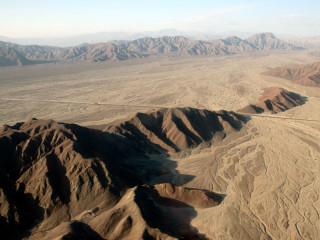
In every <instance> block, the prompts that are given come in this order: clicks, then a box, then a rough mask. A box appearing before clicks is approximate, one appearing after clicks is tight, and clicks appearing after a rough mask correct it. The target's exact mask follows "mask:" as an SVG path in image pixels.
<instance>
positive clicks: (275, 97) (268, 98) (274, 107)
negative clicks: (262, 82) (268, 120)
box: [238, 87, 305, 113]
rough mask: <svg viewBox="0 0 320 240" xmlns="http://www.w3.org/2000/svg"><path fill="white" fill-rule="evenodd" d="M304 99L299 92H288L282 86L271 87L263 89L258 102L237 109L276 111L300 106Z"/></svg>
mask: <svg viewBox="0 0 320 240" xmlns="http://www.w3.org/2000/svg"><path fill="white" fill-rule="evenodd" d="M304 101H305V100H304V98H303V97H301V96H300V95H299V94H296V93H293V92H289V91H287V90H285V89H283V88H278V87H271V88H267V89H265V91H264V93H263V95H262V96H261V97H260V98H259V102H258V103H256V104H251V105H249V106H247V107H244V108H242V109H239V110H238V111H239V112H243V113H262V112H271V113H278V112H283V111H286V110H288V109H290V108H293V107H296V106H300V105H302V104H303V103H304Z"/></svg>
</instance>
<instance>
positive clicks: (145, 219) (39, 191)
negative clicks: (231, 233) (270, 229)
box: [0, 108, 245, 239]
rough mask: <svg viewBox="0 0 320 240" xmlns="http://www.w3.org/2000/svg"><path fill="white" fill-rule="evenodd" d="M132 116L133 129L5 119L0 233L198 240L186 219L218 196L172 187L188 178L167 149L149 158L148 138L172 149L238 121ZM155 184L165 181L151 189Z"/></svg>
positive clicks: (0, 143)
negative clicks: (118, 131)
mask: <svg viewBox="0 0 320 240" xmlns="http://www.w3.org/2000/svg"><path fill="white" fill-rule="evenodd" d="M134 119H135V120H133V125H132V126H134V127H135V128H130V129H129V130H132V129H135V130H136V132H134V133H133V134H132V135H128V134H124V135H122V134H110V133H109V132H102V131H99V130H93V129H88V128H84V127H80V126H77V125H74V124H62V123H57V122H55V121H52V120H37V119H33V120H30V121H27V122H25V123H17V124H16V125H14V126H7V125H5V126H4V127H3V128H2V129H1V131H0V223H1V225H0V230H1V232H2V233H3V235H4V236H5V238H10V239H21V238H23V237H29V238H30V239H53V238H54V239H77V238H80V236H81V237H83V238H84V239H101V237H103V238H107V239H126V238H129V236H130V237H132V236H134V237H133V239H139V238H143V239H148V238H155V239H157V238H160V239H172V238H181V237H190V236H191V237H193V239H204V236H202V234H200V233H198V232H197V230H196V229H194V228H193V227H192V226H191V225H190V222H191V220H192V219H193V218H194V217H195V216H196V209H198V208H208V207H213V206H216V205H218V204H219V203H220V202H221V201H222V199H223V198H222V197H221V196H220V195H216V194H214V193H213V192H209V191H205V190H197V189H189V188H184V187H178V186H173V185H171V184H170V182H173V179H175V180H179V184H184V183H186V182H188V181H190V180H191V179H192V177H193V176H190V175H180V174H179V172H178V171H175V170H174V169H175V167H176V166H177V164H176V163H175V162H173V161H171V160H169V159H167V155H166V154H163V155H157V157H155V159H153V158H152V156H150V157H147V156H146V151H147V152H148V151H149V150H152V149H153V150H154V149H156V148H155V146H156V143H155V142H154V140H155V139H156V140H157V139H161V140H162V141H163V142H162V143H161V142H160V144H162V146H169V145H165V144H171V146H172V149H177V151H178V150H180V148H181V149H183V148H188V147H193V146H196V145H198V144H200V143H201V142H203V141H209V140H211V138H212V137H213V136H215V135H217V134H218V133H220V135H221V134H222V136H224V134H226V133H228V132H230V131H236V130H238V129H240V128H241V127H242V123H243V122H245V119H244V117H242V116H241V115H238V114H235V113H229V112H226V111H221V112H211V111H208V110H198V109H193V108H186V109H183V108H181V109H161V110H158V111H151V112H150V113H147V114H142V113H138V114H136V116H135V118H134ZM136 121H137V122H140V123H141V125H134V123H137V122H136ZM159 124H161V125H159ZM142 126H144V128H142ZM159 126H162V127H163V128H160V131H162V130H163V131H165V134H164V135H161V133H160V132H159V130H157V129H158V127H159ZM110 129H111V128H110ZM148 129H151V130H152V131H155V132H156V131H158V132H156V133H157V134H158V135H159V137H158V136H157V135H155V137H154V138H150V136H152V133H151V131H150V130H149V131H150V135H144V134H145V133H147V130H148ZM161 129H162V130H161ZM124 130H125V129H124ZM128 133H129V132H128ZM218 135H219V134H218ZM126 136H128V138H127V137H126ZM142 136H144V137H142ZM141 143H142V144H143V145H142V146H141ZM163 149H165V148H163ZM168 150H170V149H168ZM155 183H164V184H159V185H155V186H152V185H150V184H155ZM146 184H149V185H146ZM150 214H151V215H150ZM153 215H155V216H157V217H155V218H153V217H152V216H153ZM135 237H136V238H135Z"/></svg>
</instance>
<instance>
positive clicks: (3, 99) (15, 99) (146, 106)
mask: <svg viewBox="0 0 320 240" xmlns="http://www.w3.org/2000/svg"><path fill="white" fill-rule="evenodd" d="M0 101H21V102H38V103H62V104H86V105H95V106H102V105H104V106H115V107H143V108H164V107H165V106H151V105H134V104H115V103H93V102H80V101H61V100H33V99H19V98H0Z"/></svg>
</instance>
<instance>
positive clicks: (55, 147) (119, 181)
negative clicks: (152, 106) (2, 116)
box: [0, 120, 139, 236]
mask: <svg viewBox="0 0 320 240" xmlns="http://www.w3.org/2000/svg"><path fill="white" fill-rule="evenodd" d="M114 138H115V136H109V135H107V134H102V133H100V132H97V131H93V130H90V129H86V128H82V127H79V126H77V125H72V124H71V125H70V124H60V123H57V122H54V121H52V120H30V121H28V122H25V123H19V124H16V125H15V126H12V127H10V126H5V127H4V128H3V129H2V131H1V132H0V166H1V167H0V196H1V197H0V199H1V204H0V213H1V222H2V223H3V224H1V225H0V226H1V232H2V233H3V234H4V235H9V236H12V235H13V232H16V233H17V234H18V233H26V232H27V231H28V230H29V229H31V228H33V226H35V225H38V224H39V223H41V224H40V225H39V226H38V228H39V230H40V231H43V230H46V229H49V228H52V227H54V226H56V225H58V224H59V223H60V222H61V221H65V220H68V219H70V217H72V216H75V215H77V214H79V213H81V212H82V211H84V210H85V209H90V208H96V207H97V206H99V207H108V206H109V207H110V206H113V205H114V204H115V203H116V201H117V199H119V197H120V195H121V192H122V191H124V190H125V189H126V188H127V187H128V186H129V185H130V184H133V185H135V184H137V183H138V182H139V181H138V178H136V177H134V176H131V174H130V173H129V172H127V173H126V174H124V177H121V176H122V174H123V170H122V168H121V166H119V165H118V164H117V162H116V160H117V159H119V158H125V155H124V153H122V152H123V151H122V150H121V148H122V147H124V148H125V149H126V153H128V151H129V152H130V146H127V145H126V144H125V145H123V143H122V142H121V140H116V141H115V139H114ZM105 146H109V147H108V148H105ZM133 156H134V154H133ZM126 176H127V177H129V178H130V184H128V185H127V183H126ZM130 176H131V177H130ZM135 179H136V180H137V182H136V181H135Z"/></svg>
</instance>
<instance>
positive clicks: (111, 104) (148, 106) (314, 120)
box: [0, 98, 320, 122]
mask: <svg viewBox="0 0 320 240" xmlns="http://www.w3.org/2000/svg"><path fill="white" fill-rule="evenodd" d="M0 101H21V102H38V103H62V104H86V105H95V106H110V107H139V108H169V107H168V106H153V105H135V104H116V103H94V102H80V101H62V100H34V99H20V98H0ZM240 114H243V113H240ZM243 115H248V116H250V117H258V118H276V119H283V120H294V121H305V122H320V120H317V119H305V118H292V117H283V116H272V115H264V114H250V113H244V114H243Z"/></svg>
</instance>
